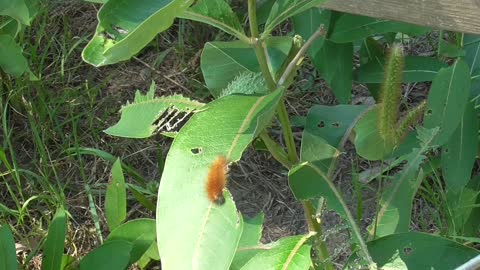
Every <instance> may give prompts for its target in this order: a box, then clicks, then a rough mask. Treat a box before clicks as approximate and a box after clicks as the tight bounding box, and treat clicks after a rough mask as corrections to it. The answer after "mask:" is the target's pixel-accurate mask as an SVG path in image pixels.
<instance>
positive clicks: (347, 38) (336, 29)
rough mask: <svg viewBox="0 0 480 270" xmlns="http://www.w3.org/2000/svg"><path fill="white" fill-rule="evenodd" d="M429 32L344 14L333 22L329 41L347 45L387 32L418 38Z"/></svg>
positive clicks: (412, 26)
mask: <svg viewBox="0 0 480 270" xmlns="http://www.w3.org/2000/svg"><path fill="white" fill-rule="evenodd" d="M429 31H430V29H429V28H426V27H421V26H417V25H413V24H408V23H401V22H394V21H389V20H384V19H375V18H371V17H366V16H358V15H353V14H348V13H344V14H343V15H342V16H340V17H339V18H338V19H337V20H336V21H335V23H334V25H333V30H332V32H331V33H330V35H329V39H330V40H331V41H333V42H336V43H348V42H352V41H355V40H360V39H364V38H367V37H370V36H374V35H377V34H383V33H388V32H401V33H405V34H408V35H410V36H420V35H423V34H426V33H427V32H429Z"/></svg>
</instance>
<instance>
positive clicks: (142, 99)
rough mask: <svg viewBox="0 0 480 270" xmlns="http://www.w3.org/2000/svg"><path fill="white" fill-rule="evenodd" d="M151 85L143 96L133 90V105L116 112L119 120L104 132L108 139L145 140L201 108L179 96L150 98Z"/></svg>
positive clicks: (197, 103) (172, 128) (194, 102)
mask: <svg viewBox="0 0 480 270" xmlns="http://www.w3.org/2000/svg"><path fill="white" fill-rule="evenodd" d="M154 95H155V83H153V82H152V85H151V86H150V90H149V91H148V93H147V94H145V95H142V94H141V93H140V91H138V90H137V92H136V93H135V99H134V101H133V103H129V102H127V104H126V105H125V106H123V107H122V109H121V110H120V113H121V117H120V121H118V123H117V124H115V125H114V126H112V127H109V128H108V129H106V130H105V133H107V134H110V135H112V136H118V137H127V138H148V137H150V136H152V135H154V134H155V133H156V132H161V131H171V130H174V129H175V128H178V126H179V125H181V124H182V121H183V119H182V118H181V117H180V118H179V117H178V116H179V115H180V114H183V115H185V116H186V115H188V114H191V113H193V112H195V111H197V110H199V109H200V108H202V107H203V105H204V104H203V103H200V102H197V101H194V100H191V99H189V98H185V97H183V96H180V95H174V96H166V97H154Z"/></svg>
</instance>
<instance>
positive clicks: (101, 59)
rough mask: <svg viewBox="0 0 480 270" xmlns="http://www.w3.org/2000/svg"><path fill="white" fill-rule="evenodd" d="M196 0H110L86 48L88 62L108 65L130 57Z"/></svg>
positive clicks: (104, 6)
mask: <svg viewBox="0 0 480 270" xmlns="http://www.w3.org/2000/svg"><path fill="white" fill-rule="evenodd" d="M192 2H193V1H192V0H148V1H147V0H141V1H123V0H109V1H107V2H106V3H105V4H104V5H103V6H102V7H101V8H100V10H99V12H98V25H97V29H96V31H95V34H94V36H93V38H92V39H91V40H90V42H89V43H88V45H87V46H86V47H85V49H84V50H83V52H82V58H83V60H84V61H85V62H87V63H89V64H91V65H94V66H97V67H98V66H104V65H109V64H114V63H117V62H120V61H125V60H128V59H130V58H131V57H132V56H134V55H135V54H137V53H138V52H139V51H140V50H141V49H142V48H143V47H145V46H146V45H147V44H148V43H149V42H150V41H152V39H153V38H154V37H155V36H156V35H157V34H158V33H160V32H162V31H164V30H166V29H167V28H169V27H170V26H171V25H172V23H173V19H174V18H175V17H176V16H178V15H180V14H181V13H183V11H184V10H185V9H187V8H188V7H189V6H190V4H191V3H192Z"/></svg>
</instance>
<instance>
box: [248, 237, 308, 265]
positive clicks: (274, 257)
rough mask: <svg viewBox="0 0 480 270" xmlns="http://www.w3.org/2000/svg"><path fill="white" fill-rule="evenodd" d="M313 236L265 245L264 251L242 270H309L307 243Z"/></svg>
mask: <svg viewBox="0 0 480 270" xmlns="http://www.w3.org/2000/svg"><path fill="white" fill-rule="evenodd" d="M310 236H311V235H303V236H302V235H298V236H290V237H284V238H282V239H280V240H278V241H277V242H274V243H271V244H269V245H264V246H263V248H264V250H263V251H261V252H258V253H257V254H256V255H255V256H253V258H251V259H250V260H249V261H248V262H247V263H246V264H245V265H244V266H243V267H242V268H241V270H258V269H272V270H286V269H288V270H307V269H309V268H310V265H311V264H312V261H311V259H310V249H311V248H312V246H311V244H310V243H306V241H307V240H308V238H309V237H310Z"/></svg>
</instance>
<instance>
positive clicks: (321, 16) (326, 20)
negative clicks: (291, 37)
mask: <svg viewBox="0 0 480 270" xmlns="http://www.w3.org/2000/svg"><path fill="white" fill-rule="evenodd" d="M331 15H332V12H331V11H330V10H325V9H320V8H316V7H314V8H310V9H308V10H306V11H304V12H302V13H300V14H297V15H295V16H293V17H292V20H293V27H294V29H295V34H297V35H300V36H302V38H303V39H304V40H308V39H309V38H310V37H311V36H312V35H313V34H314V33H315V32H316V31H317V30H318V28H319V27H320V26H321V25H323V26H324V27H325V29H328V27H329V25H330V17H331ZM324 41H325V38H323V37H319V38H318V39H317V40H315V42H314V43H313V44H312V45H311V46H310V47H309V48H308V51H307V52H308V56H310V58H312V59H313V58H314V57H315V55H317V53H318V51H319V50H320V49H321V48H322V46H323V43H324Z"/></svg>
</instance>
